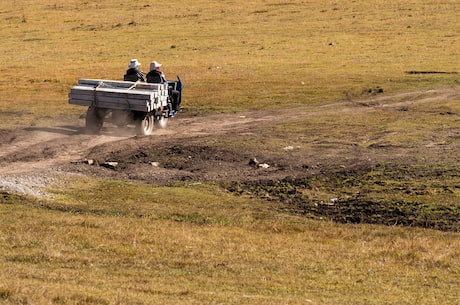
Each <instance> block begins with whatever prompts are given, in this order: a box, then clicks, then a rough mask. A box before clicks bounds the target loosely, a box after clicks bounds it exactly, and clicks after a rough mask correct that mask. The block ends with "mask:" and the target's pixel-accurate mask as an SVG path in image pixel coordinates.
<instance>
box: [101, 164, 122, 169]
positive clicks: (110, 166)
mask: <svg viewBox="0 0 460 305" xmlns="http://www.w3.org/2000/svg"><path fill="white" fill-rule="evenodd" d="M101 166H103V167H106V168H110V169H115V168H117V166H118V162H104V163H102V164H101Z"/></svg>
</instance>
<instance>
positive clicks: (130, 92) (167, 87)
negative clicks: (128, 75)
mask: <svg viewBox="0 0 460 305" xmlns="http://www.w3.org/2000/svg"><path fill="white" fill-rule="evenodd" d="M182 88H183V85H182V81H181V79H180V76H177V81H168V82H167V83H146V82H141V81H138V82H130V81H116V80H104V79H87V78H82V79H79V80H78V83H77V84H76V85H75V86H73V87H72V88H71V90H70V93H69V104H72V105H80V106H86V107H88V109H87V111H86V116H85V127H86V131H87V132H88V133H91V134H98V133H99V132H100V131H101V129H102V126H103V124H104V122H111V123H112V124H115V125H116V126H118V127H123V126H128V125H134V126H135V128H136V134H138V135H145V136H147V135H151V134H152V133H153V131H154V130H155V128H165V127H166V125H167V122H168V119H170V118H172V117H173V116H174V115H175V110H176V109H173V104H176V105H180V103H181V100H182ZM172 92H176V94H175V98H176V99H177V100H176V101H173V94H172Z"/></svg>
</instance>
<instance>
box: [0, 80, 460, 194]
mask: <svg viewBox="0 0 460 305" xmlns="http://www.w3.org/2000/svg"><path fill="white" fill-rule="evenodd" d="M459 95H460V87H448V88H447V87H446V88H439V89H436V90H429V91H417V92H407V93H403V94H398V95H393V96H388V95H384V94H380V95H374V96H367V97H366V98H365V99H363V100H360V101H343V102H338V103H334V104H328V105H325V106H321V107H313V106H304V107H301V108H296V109H284V110H277V111H252V112H242V113H232V114H216V115H208V116H187V113H186V111H184V113H180V114H178V115H177V116H176V117H175V118H174V119H171V120H170V121H169V122H168V126H167V128H166V129H158V130H156V131H155V132H154V134H153V135H152V136H149V137H136V136H135V134H134V130H133V129H126V130H120V129H118V128H116V127H112V126H107V127H104V128H103V130H102V132H101V134H100V135H89V134H85V132H84V128H83V125H84V122H83V120H80V121H78V122H77V121H75V122H72V124H71V125H69V124H67V125H63V126H59V127H50V128H43V127H26V128H22V129H17V130H2V131H0V166H1V169H0V189H6V190H10V191H17V192H22V193H28V194H33V195H41V194H42V189H43V187H46V186H47V185H48V183H49V182H50V181H52V180H53V179H56V177H59V175H62V174H75V173H76V174H82V173H83V174H100V175H107V176H110V177H114V178H117V177H123V178H126V177H128V178H132V177H134V178H137V179H141V180H144V179H145V180H149V179H150V180H151V179H152V177H154V179H153V180H155V179H157V180H158V181H160V182H161V180H162V179H163V180H164V179H166V180H167V181H171V180H174V179H184V177H193V178H196V179H210V180H212V179H231V180H238V179H246V178H247V177H250V176H251V172H250V169H248V170H247V171H245V170H241V168H238V167H235V166H232V160H233V161H235V162H240V163H245V164H246V163H247V161H248V160H247V159H246V158H247V157H248V156H247V155H243V154H242V155H241V156H239V157H235V156H234V155H233V156H232V152H226V154H228V155H227V156H223V157H222V156H221V159H222V160H221V161H224V163H225V167H222V166H216V164H217V163H213V162H205V161H206V160H205V159H206V158H204V159H203V158H202V159H200V160H201V161H202V162H201V163H196V164H194V166H193V168H194V171H190V170H189V171H186V172H184V171H183V168H182V169H181V168H174V166H173V165H171V164H170V165H169V166H168V167H167V168H164V167H158V168H155V169H152V168H149V169H148V170H146V168H145V160H141V158H138V159H139V166H141V165H142V169H141V170H142V171H143V172H144V174H142V175H140V174H135V173H136V164H135V163H136V162H131V165H130V167H129V168H126V171H113V170H112V171H108V170H106V169H101V168H99V167H95V166H93V167H91V168H90V167H89V166H88V165H86V164H83V160H85V159H87V158H110V157H113V156H114V155H117V156H118V158H120V157H123V156H124V157H126V158H130V156H133V155H137V154H138V153H139V152H141V151H142V149H145V148H146V147H152V146H158V147H161V148H162V149H163V150H167V149H171V147H175V148H176V150H182V151H181V153H182V154H187V153H190V150H193V148H191V145H192V144H193V143H197V141H199V139H200V137H204V136H213V135H225V134H230V133H231V134H235V133H239V134H242V133H248V134H250V133H251V132H252V130H253V129H254V128H255V127H263V126H264V125H270V124H274V123H277V122H285V121H289V120H292V119H299V117H312V116H318V115H326V114H331V115H340V114H341V113H347V112H352V111H353V112H357V111H360V112H363V113H364V112H366V111H373V110H375V108H390V107H394V108H401V107H408V106H411V105H413V104H421V103H431V102H433V101H440V100H445V99H452V98H458V96H459ZM165 139H167V140H166V141H165ZM184 139H188V140H187V141H184ZM190 143H192V144H190ZM181 147H182V148H181ZM169 153H170V151H169ZM192 153H197V151H192ZM202 153H203V154H206V152H204V151H203V152H202ZM211 153H214V154H216V153H217V152H215V151H214V152H211ZM220 154H222V152H220ZM310 157H311V156H310ZM207 160H208V161H209V159H207ZM99 161H101V160H99ZM296 162H297V163H302V161H299V160H297V161H296ZM309 162H311V160H309ZM140 163H142V164H140ZM221 163H222V162H221ZM199 166H202V167H207V168H206V169H205V170H201V171H200V170H198V169H197V167H199ZM211 167H215V168H211ZM137 170H139V168H138V169H137ZM192 172H193V173H192ZM273 172H275V171H273ZM273 172H272V173H273ZM269 173H270V171H268V174H267V175H269ZM276 174H277V175H278V176H289V175H291V174H292V173H290V172H289V169H288V168H283V170H280V169H277V170H276ZM166 180H165V181H166ZM163 182H164V181H163Z"/></svg>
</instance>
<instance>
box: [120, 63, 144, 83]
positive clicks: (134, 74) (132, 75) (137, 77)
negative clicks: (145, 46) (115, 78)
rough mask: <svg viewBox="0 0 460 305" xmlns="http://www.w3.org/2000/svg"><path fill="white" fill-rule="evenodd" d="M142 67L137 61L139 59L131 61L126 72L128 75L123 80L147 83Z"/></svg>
mask: <svg viewBox="0 0 460 305" xmlns="http://www.w3.org/2000/svg"><path fill="white" fill-rule="evenodd" d="M140 66H141V63H140V62H139V61H137V59H135V58H133V59H131V61H130V62H129V65H128V70H126V74H125V75H124V77H123V80H124V81H129V82H137V81H142V82H145V81H146V78H145V73H144V72H143V71H142V70H141V69H140V68H139V67H140Z"/></svg>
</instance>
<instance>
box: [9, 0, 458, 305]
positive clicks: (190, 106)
mask: <svg viewBox="0 0 460 305" xmlns="http://www.w3.org/2000/svg"><path fill="white" fill-rule="evenodd" d="M458 11H459V5H458V4H457V3H455V1H437V2H426V1H422V0H414V1H411V2H407V3H406V2H404V3H401V1H395V0H390V1H384V2H383V1H377V0H371V1H353V2H347V3H341V2H329V1H297V0H294V1H290V2H285V3H280V1H271V0H269V1H260V0H257V1H252V2H248V1H240V0H237V1H234V2H232V3H228V2H216V3H209V1H202V0H197V1H193V2H192V1H182V0H179V1H169V2H168V3H162V4H161V5H159V4H158V3H153V2H152V3H145V2H137V1H134V2H129V3H128V2H123V1H118V0H115V1H106V0H101V1H83V2H82V1H76V0H71V1H65V3H56V2H55V1H51V0H43V1H35V2H34V1H22V2H21V1H19V2H18V1H10V0H9V1H2V2H1V3H0V25H1V26H0V33H1V35H2V37H3V43H2V44H1V45H0V51H1V53H0V63H1V65H0V80H1V82H0V92H2V93H1V99H0V128H1V131H5V130H13V129H20V130H26V131H27V130H28V129H27V128H31V127H38V128H47V127H50V126H58V127H61V126H62V125H72V126H78V125H79V124H80V121H79V117H80V115H81V114H82V109H81V108H80V107H78V106H71V105H68V104H67V94H68V92H69V89H70V87H71V86H72V85H74V84H75V83H76V81H77V79H78V78H81V77H86V78H101V79H121V77H122V75H123V73H124V70H125V69H126V65H127V63H128V62H129V60H130V59H131V58H137V59H139V60H140V61H141V62H142V63H143V68H144V69H147V68H148V62H149V61H150V60H154V59H155V60H158V61H160V62H163V64H164V67H163V68H164V69H163V70H164V71H165V72H166V75H167V76H168V77H170V78H173V77H174V76H175V75H176V74H180V75H181V77H182V79H183V80H184V83H185V91H184V106H185V110H184V111H183V113H181V114H180V115H181V116H183V117H184V118H192V117H194V116H203V115H205V114H208V113H214V114H216V113H232V112H239V111H242V110H258V111H261V110H264V111H271V112H270V115H272V117H271V118H272V119H271V120H268V121H266V122H264V123H263V124H262V123H261V124H259V125H254V126H255V127H254V129H251V130H250V132H245V133H239V131H238V130H237V131H235V132H227V133H221V134H215V135H211V136H209V135H208V136H200V137H195V138H187V139H186V140H187V142H186V143H183V144H181V145H178V144H176V146H174V145H169V144H170V143H169V142H166V143H164V144H163V145H151V144H150V145H148V143H147V144H146V145H142V143H143V142H142V139H137V140H138V142H136V141H134V140H132V139H131V140H132V141H130V142H126V143H127V144H126V146H125V147H124V149H115V148H106V149H105V150H104V149H102V148H101V146H98V147H97V148H99V150H98V149H94V150H92V151H90V152H89V153H88V154H89V156H90V157H93V156H94V158H95V159H96V161H97V162H98V161H99V160H97V158H99V157H100V158H102V157H107V156H110V158H111V160H113V161H119V162H120V167H119V172H116V171H110V170H107V171H102V170H99V171H98V170H96V169H94V167H93V168H90V170H88V169H87V168H85V169H82V168H81V167H77V166H76V168H77V169H78V170H79V171H78V173H79V175H72V176H69V175H62V176H59V179H55V180H52V181H50V182H49V187H48V189H47V190H46V193H47V195H48V197H47V196H44V197H41V198H37V197H32V196H26V195H21V194H16V193H13V192H7V191H1V193H0V249H2V250H1V251H0V304H5V305H6V304H8V305H10V304H11V305H13V304H63V305H64V304H414V303H416V304H446V305H454V304H459V301H460V293H459V291H458V287H460V264H459V260H458V257H459V255H460V241H459V232H458V231H459V229H460V227H459V213H460V203H459V202H460V201H459V199H460V189H459V187H460V185H459V169H460V163H459V161H458V159H459V158H458V149H459V130H458V126H459V123H460V119H459V118H460V106H459V105H460V103H459V95H458V88H459V87H458V86H459V74H458V72H459V71H458V69H459V66H458V49H459V48H460V41H459V37H458V33H457V32H456V30H457V28H458V27H456V24H457V23H458ZM159 25H160V26H159ZM439 88H443V91H442V92H441V93H439V90H440V89H439ZM446 88H447V89H446ZM408 92H411V93H410V94H408ZM440 94H442V95H444V96H443V98H442V100H440V98H439V95H440ZM415 100H417V103H415V102H414V103H412V102H413V101H415ZM299 112H302V113H304V115H302V116H301V115H296V113H297V114H298V113H299ZM276 114H286V115H287V114H289V116H286V117H289V119H286V120H283V119H276V120H275V119H273V118H275V117H276ZM180 119H181V118H180V117H179V118H178V120H180ZM229 128H230V127H229ZM246 131H247V130H246ZM60 132H62V133H65V132H68V131H66V130H64V128H63V130H60ZM1 135H2V134H0V136H1ZM19 135H20V136H22V137H27V135H24V134H19ZM0 139H1V140H2V143H1V145H2V149H3V148H5V149H7V148H8V145H9V144H10V143H14V140H15V138H14V136H9V135H8V136H5V137H0ZM133 143H134V144H136V145H138V146H134V145H133V146H132V147H131V146H129V145H131V144H133ZM62 145H64V146H65V145H70V144H69V143H63V144H62ZM108 146H109V145H108ZM128 146H129V147H130V148H131V149H137V150H136V154H134V153H132V150H128V149H126V147H128ZM287 147H289V148H287ZM31 150H33V151H27V152H19V153H16V154H15V155H14V156H9V158H10V159H7V160H1V162H6V161H8V160H15V161H18V162H27V161H30V160H31V158H32V155H33V154H38V153H39V152H40V153H42V156H43V159H49V158H52V157H56V156H59V154H60V151H59V149H58V148H57V147H48V146H47V143H46V142H45V143H40V144H37V145H35V146H32V149H31ZM161 156H165V159H161ZM172 156H174V158H172ZM254 156H255V157H257V158H258V159H259V160H261V161H263V162H267V163H268V164H270V166H271V167H270V169H269V170H267V171H266V172H267V173H268V174H271V175H272V176H270V177H271V178H270V179H263V177H262V176H263V173H264V172H262V174H261V172H260V171H259V172H257V171H256V170H254V169H251V168H249V169H248V170H247V171H246V172H243V173H239V175H235V174H234V172H236V171H238V170H240V169H239V167H238V166H237V165H240V164H245V165H247V162H248V160H249V158H250V157H254ZM14 158H16V159H14ZM166 158H167V159H166ZM32 160H33V159H32ZM152 161H160V162H159V164H160V165H161V167H162V168H161V169H162V170H168V169H171V170H177V171H180V173H179V174H177V176H173V175H171V177H172V178H171V179H170V180H168V181H166V182H164V181H163V182H164V183H162V184H157V183H155V181H152V180H153V179H152V176H149V175H148V170H149V169H151V165H150V163H151V162H152ZM294 161H295V162H294ZM235 164H236V165H235ZM134 166H136V167H134ZM205 166H207V168H205ZM225 166H228V167H225ZM232 166H233V167H232ZM140 168H141V169H146V170H145V171H143V172H141V173H138V172H136V171H137V170H139V169H140ZM226 168H228V169H229V173H225V174H228V176H225V175H222V172H223V171H225V169H226ZM286 172H289V173H291V174H292V175H291V176H288V177H286V176H285V173H286ZM0 173H1V171H0ZM114 173H115V174H114ZM133 173H136V174H133ZM246 173H248V179H245V180H242V179H239V180H236V181H235V180H234V179H233V177H242V176H244V175H245V174H246ZM277 173H278V176H276V175H277ZM85 174H87V175H85ZM268 174H267V176H268ZM249 175H251V176H249ZM257 175H259V176H257ZM273 177H274V178H273Z"/></svg>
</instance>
